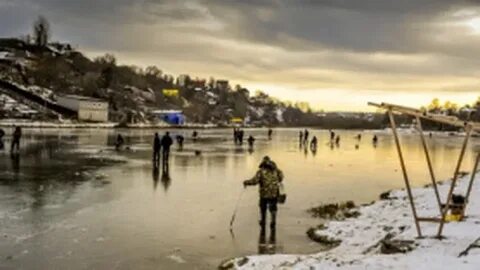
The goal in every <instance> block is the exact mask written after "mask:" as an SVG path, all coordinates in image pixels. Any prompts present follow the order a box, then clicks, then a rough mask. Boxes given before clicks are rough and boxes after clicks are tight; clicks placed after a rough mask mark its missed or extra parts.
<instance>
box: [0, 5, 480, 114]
mask: <svg viewBox="0 0 480 270" xmlns="http://www.w3.org/2000/svg"><path fill="white" fill-rule="evenodd" d="M40 14H42V15H44V16H45V17H47V19H48V20H49V21H50V23H51V27H52V32H53V38H54V39H55V40H61V41H68V42H71V43H72V44H73V45H75V46H77V47H78V48H79V49H80V50H82V51H85V52H86V53H87V54H88V55H89V56H92V57H93V56H96V55H99V54H104V53H106V52H111V53H114V54H115V55H116V56H117V59H118V61H119V62H120V63H125V64H135V65H139V66H147V65H152V64H154V65H157V66H158V67H160V68H161V69H162V70H164V71H165V72H168V73H171V74H175V75H178V74H183V73H188V74H191V75H193V76H199V77H207V78H208V77H210V76H213V77H215V78H217V79H219V78H226V79H229V80H230V81H231V82H232V83H233V84H236V83H240V84H242V85H245V86H247V87H249V88H250V90H253V91H254V90H256V89H262V90H264V91H266V92H268V93H270V94H272V95H274V96H276V97H279V98H281V99H285V100H298V101H308V102H310V103H311V104H312V106H313V107H315V108H319V109H325V110H359V111H365V110H368V109H369V108H368V107H367V106H366V102H367V101H389V102H395V103H399V104H404V105H410V106H420V105H423V104H426V103H429V102H430V100H431V99H432V98H433V97H438V98H440V99H441V100H442V101H445V100H451V101H454V102H457V103H459V104H464V103H473V101H474V100H476V99H477V97H478V96H480V91H479V89H480V76H479V75H480V57H479V56H478V52H480V1H475V0H469V1H456V0H316V1H315V0H297V1H293V0H290V1H288V0H256V1H254V0H238V1H229V0H188V1H187V0H186V1H182V0H171V1H161V0H1V1H0V36H19V35H20V34H24V33H27V32H30V31H31V24H32V22H33V21H34V20H35V18H36V17H37V16H38V15H40Z"/></svg>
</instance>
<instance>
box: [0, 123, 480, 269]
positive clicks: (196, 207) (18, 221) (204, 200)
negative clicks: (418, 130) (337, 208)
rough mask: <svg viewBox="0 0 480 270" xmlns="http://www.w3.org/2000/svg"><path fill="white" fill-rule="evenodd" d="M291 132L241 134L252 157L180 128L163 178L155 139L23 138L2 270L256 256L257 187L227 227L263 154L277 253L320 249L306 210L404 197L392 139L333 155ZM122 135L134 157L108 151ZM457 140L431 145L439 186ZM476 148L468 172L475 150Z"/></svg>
mask: <svg viewBox="0 0 480 270" xmlns="http://www.w3.org/2000/svg"><path fill="white" fill-rule="evenodd" d="M298 131H299V129H276V130H274V135H273V139H272V140H271V141H268V140H267V138H266V130H264V129H252V130H248V129H247V130H246V132H245V133H246V135H247V136H246V137H248V135H250V134H253V135H254V136H255V137H256V138H257V141H256V145H255V149H254V151H253V152H251V151H248V149H247V146H246V145H244V146H243V147H242V146H236V145H234V144H233V142H232V132H231V130H218V129H217V130H201V131H200V139H199V140H198V141H197V142H192V141H191V140H190V139H189V138H190V137H191V133H192V131H191V130H176V131H173V132H172V133H173V134H172V135H176V134H178V133H183V134H184V135H185V137H186V138H187V140H186V143H185V146H184V150H183V151H177V147H176V146H175V147H173V153H172V154H171V161H170V169H169V172H168V174H166V173H162V172H161V171H160V172H156V171H154V170H152V163H151V157H152V153H151V146H150V145H151V141H152V133H153V132H154V131H152V130H115V131H114V130H63V129H62V130H35V129H32V130H28V129H25V130H24V138H23V142H22V153H21V155H20V157H19V158H11V157H10V156H9V154H8V153H7V152H5V151H1V152H0V269H214V268H216V266H217V265H218V264H219V263H220V262H221V261H222V260H223V259H226V258H229V257H233V256H241V255H248V254H255V253H257V252H258V233H259V228H258V206H257V205H258V191H257V188H256V187H250V188H248V189H247V190H246V191H245V194H244V196H243V197H242V200H241V201H240V207H239V209H238V213H237V216H236V221H235V224H234V230H233V232H234V235H232V234H231V233H230V232H229V222H230V218H231V216H232V213H233V210H234V208H235V204H236V202H237V198H238V196H239V194H240V192H241V191H242V189H243V186H242V181H243V180H244V179H247V178H250V177H252V176H253V175H254V173H255V171H256V168H257V166H258V163H259V162H260V160H261V158H262V157H263V156H264V155H269V156H270V157H271V158H272V159H273V160H275V162H276V163H277V164H278V166H279V167H280V168H281V169H282V170H283V172H284V174H285V185H286V191H287V194H288V200H287V204H285V205H282V206H280V209H279V214H278V221H277V223H278V224H277V250H276V252H277V253H308V252H314V251H317V250H318V249H319V247H318V246H317V244H316V243H313V242H311V241H310V240H309V239H308V238H307V237H306V234H305V232H306V230H307V229H308V228H309V227H310V226H313V225H317V224H318V223H319V221H318V220H315V219H313V218H311V217H309V215H308V214H307V213H306V211H305V210H306V209H308V208H309V207H311V206H315V205H318V204H320V203H325V202H337V201H345V200H354V201H355V202H356V203H365V202H369V201H372V200H374V199H376V198H377V197H378V194H379V193H381V192H383V191H385V190H388V189H393V188H401V187H403V179H402V176H401V171H400V168H399V163H398V157H397V154H396V150H395V145H394V142H393V139H392V137H391V135H390V134H389V133H388V132H380V131H378V132H375V131H370V132H362V135H363V136H362V140H361V141H360V142H358V141H357V140H356V139H355V138H354V137H355V135H356V134H358V133H359V131H337V133H338V134H340V136H341V138H342V139H341V142H340V145H339V147H336V146H335V147H332V148H331V147H330V146H329V145H327V144H326V143H327V141H328V137H329V134H328V131H324V130H311V132H310V134H311V135H310V137H312V136H313V135H316V136H317V137H318V138H319V148H318V151H317V152H316V154H313V153H311V152H310V151H307V152H305V151H304V150H302V149H300V148H299V145H298ZM118 132H120V133H122V134H123V135H124V137H125V138H126V142H127V145H128V146H130V148H131V150H129V151H127V150H126V151H122V152H116V151H114V150H113V142H114V139H115V136H116V134H117V133H118ZM162 132H163V131H162ZM10 133H11V131H10V130H8V131H7V134H10ZM374 133H375V134H377V135H378V136H379V143H378V145H377V147H374V146H373V145H372V142H371V139H372V136H373V134H374ZM9 139H10V138H9V137H7V138H6V142H7V144H8V143H9ZM401 139H402V143H403V145H404V147H405V148H404V150H405V158H406V160H407V166H408V169H409V172H410V176H411V178H412V182H413V183H414V185H415V186H421V185H424V184H426V183H428V182H429V175H428V173H427V166H426V163H425V157H424V153H423V150H422V147H421V144H420V140H419V138H418V136H414V135H410V134H408V133H404V134H402V138H401ZM461 141H462V140H461V138H460V137H451V136H447V135H434V136H433V138H428V143H429V144H430V146H431V157H432V161H433V165H434V169H435V171H436V174H437V177H438V179H440V180H444V179H447V178H449V177H451V176H452V172H453V168H454V166H455V162H456V158H457V155H458V152H459V148H460V145H461ZM471 142H472V143H471V144H470V145H469V149H468V151H467V155H466V160H465V163H464V167H463V170H465V171H468V170H471V165H472V164H473V159H474V156H473V154H472V153H473V149H474V148H476V149H478V145H479V144H480V141H479V139H472V141H471ZM356 144H358V145H359V147H358V149H357V148H356V147H355V145H356ZM196 150H199V151H201V154H200V155H195V151H196ZM443 195H444V196H446V195H445V194H443ZM432 196H433V191H432Z"/></svg>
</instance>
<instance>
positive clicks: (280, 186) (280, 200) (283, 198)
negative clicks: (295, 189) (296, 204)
mask: <svg viewBox="0 0 480 270" xmlns="http://www.w3.org/2000/svg"><path fill="white" fill-rule="evenodd" d="M277 201H278V203H279V204H284V203H285V202H286V201H287V194H286V193H285V187H284V186H283V183H281V182H280V183H279V184H278V199H277Z"/></svg>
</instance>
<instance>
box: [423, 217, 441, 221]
mask: <svg viewBox="0 0 480 270" xmlns="http://www.w3.org/2000/svg"><path fill="white" fill-rule="evenodd" d="M418 221H422V222H441V221H442V219H441V218H435V217H418Z"/></svg>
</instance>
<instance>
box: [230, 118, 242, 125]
mask: <svg viewBox="0 0 480 270" xmlns="http://www.w3.org/2000/svg"><path fill="white" fill-rule="evenodd" d="M230 122H231V123H234V124H242V123H243V118H240V117H233V118H232V119H230Z"/></svg>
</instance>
